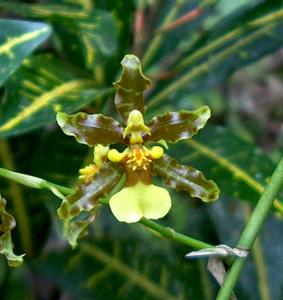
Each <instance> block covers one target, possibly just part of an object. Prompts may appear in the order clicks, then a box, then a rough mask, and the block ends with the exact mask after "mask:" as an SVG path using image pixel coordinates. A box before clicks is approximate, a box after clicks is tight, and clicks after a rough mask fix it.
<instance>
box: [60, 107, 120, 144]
mask: <svg viewBox="0 0 283 300" xmlns="http://www.w3.org/2000/svg"><path fill="white" fill-rule="evenodd" d="M57 122H58V124H59V126H60V127H61V128H62V130H63V132H64V133H65V134H66V135H70V136H74V137H75V138H76V140H77V142H79V143H81V144H86V145H88V146H94V145H96V144H102V145H109V144H115V143H118V142H120V141H122V139H123V127H122V126H121V125H120V124H119V123H118V122H117V121H115V120H114V119H112V118H111V117H106V116H104V115H101V114H94V115H89V114H86V113H82V112H81V113H77V114H74V115H69V116H68V115H67V114H65V113H58V114H57Z"/></svg>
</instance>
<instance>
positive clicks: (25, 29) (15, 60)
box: [0, 19, 51, 85]
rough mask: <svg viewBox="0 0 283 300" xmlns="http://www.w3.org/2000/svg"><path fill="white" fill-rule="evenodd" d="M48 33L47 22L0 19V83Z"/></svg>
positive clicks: (49, 29) (49, 30) (49, 31)
mask: <svg viewBox="0 0 283 300" xmlns="http://www.w3.org/2000/svg"><path fill="white" fill-rule="evenodd" d="M50 33H51V28H50V26H49V25H47V24H43V23H37V22H27V21H16V20H10V19H0V85H2V83H3V82H4V81H5V80H6V79H7V78H8V77H9V76H10V75H11V74H12V73H13V72H14V71H15V70H16V69H17V68H18V67H19V66H20V64H21V63H22V61H23V60H24V59H25V58H26V56H28V55H29V54H30V53H31V52H32V51H33V50H34V49H35V48H36V47H37V46H38V45H40V44H41V43H42V42H43V41H45V40H46V39H47V38H48V36H49V35H50Z"/></svg>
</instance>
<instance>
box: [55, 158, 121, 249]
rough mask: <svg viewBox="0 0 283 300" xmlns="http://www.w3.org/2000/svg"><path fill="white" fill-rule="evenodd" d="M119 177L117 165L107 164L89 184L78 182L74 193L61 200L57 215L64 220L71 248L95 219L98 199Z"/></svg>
mask: <svg viewBox="0 0 283 300" xmlns="http://www.w3.org/2000/svg"><path fill="white" fill-rule="evenodd" d="M121 176H122V174H121V170H120V169H119V168H117V165H114V164H112V163H107V164H105V165H103V167H102V168H101V169H99V171H98V172H97V173H96V174H95V175H94V176H93V178H92V179H91V181H90V182H87V183H83V182H79V183H78V185H77V188H76V192H75V193H74V194H73V195H70V196H68V197H67V198H66V199H65V200H63V202H62V204H61V206H60V208H59V209H58V215H59V217H60V218H61V219H63V220H64V223H65V235H66V237H67V239H68V241H69V243H70V244H71V245H72V246H73V247H75V246H76V244H77V239H78V238H80V237H82V236H83V235H84V234H85V231H86V229H87V227H88V225H89V224H90V223H91V222H92V221H93V220H94V219H95V217H96V214H97V211H98V206H99V203H98V200H99V198H100V197H103V196H105V195H107V194H108V193H109V192H110V191H111V190H112V189H113V188H114V186H115V185H116V184H117V182H118V181H119V180H120V178H121Z"/></svg>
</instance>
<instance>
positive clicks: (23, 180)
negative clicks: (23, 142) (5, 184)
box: [0, 168, 74, 195]
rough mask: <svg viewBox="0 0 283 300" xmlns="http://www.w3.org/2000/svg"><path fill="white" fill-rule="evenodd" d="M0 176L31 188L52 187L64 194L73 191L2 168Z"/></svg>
mask: <svg viewBox="0 0 283 300" xmlns="http://www.w3.org/2000/svg"><path fill="white" fill-rule="evenodd" d="M0 176H1V177H4V178H7V179H10V180H12V181H15V182H17V183H20V184H22V185H25V186H28V187H31V188H33V189H47V190H51V191H52V190H53V191H54V189H56V190H58V191H59V192H60V193H62V194H64V195H69V194H72V193H73V192H74V189H71V188H67V187H65V186H62V185H58V184H55V183H52V182H49V181H47V180H44V179H41V178H38V177H35V176H30V175H26V174H22V173H18V172H13V171H10V170H6V169H3V168H0Z"/></svg>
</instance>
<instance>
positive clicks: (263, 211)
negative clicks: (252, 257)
mask: <svg viewBox="0 0 283 300" xmlns="http://www.w3.org/2000/svg"><path fill="white" fill-rule="evenodd" d="M282 183H283V158H281V160H280V162H279V163H278V165H277V167H276V169H275V171H274V173H273V174H272V176H271V179H270V182H269V184H268V186H267V187H266V188H265V190H264V192H263V194H262V195H261V197H260V199H259V200H258V203H257V205H256V207H255V209H254V211H253V212H252V214H251V217H250V219H249V221H248V223H247V225H246V227H245V229H244V230H243V232H242V234H241V236H240V239H239V241H238V244H237V247H239V248H243V249H247V250H250V249H251V247H252V246H253V244H254V242H255V240H256V238H257V235H258V233H259V231H260V229H261V227H262V225H263V222H264V220H265V218H266V217H267V214H268V211H269V210H270V208H271V207H272V204H273V201H274V199H275V198H276V195H277V193H278V191H279V189H280V187H281V186H282ZM245 261H246V259H245V258H237V259H235V261H234V263H233V265H232V267H231V269H230V270H229V272H228V274H227V275H226V277H225V281H224V284H223V286H222V287H221V289H220V291H219V293H218V296H217V298H216V299H217V300H228V299H230V297H231V294H232V292H233V289H234V286H235V284H236V282H237V280H238V278H239V276H240V273H241V271H242V269H243V267H244V264H245Z"/></svg>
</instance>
